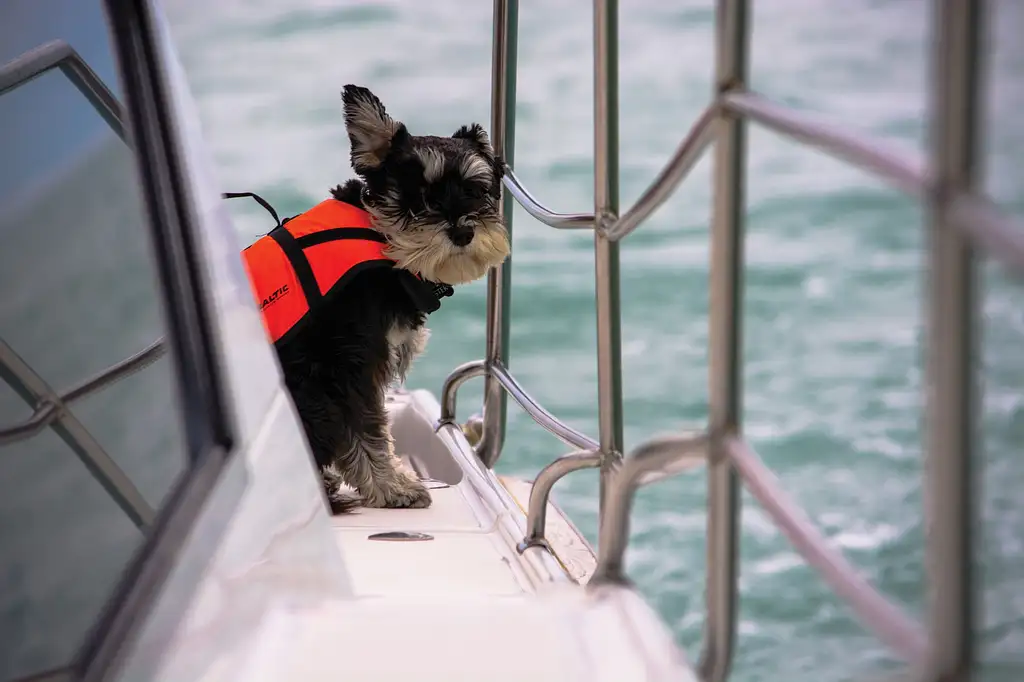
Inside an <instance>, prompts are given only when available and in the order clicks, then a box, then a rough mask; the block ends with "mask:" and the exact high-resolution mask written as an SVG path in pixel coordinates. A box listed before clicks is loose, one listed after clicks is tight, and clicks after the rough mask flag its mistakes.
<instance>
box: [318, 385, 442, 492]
mask: <svg viewBox="0 0 1024 682" xmlns="http://www.w3.org/2000/svg"><path fill="white" fill-rule="evenodd" d="M366 409H367V412H366V413H365V414H363V415H362V419H361V420H360V421H361V422H362V423H363V425H364V426H365V427H366V428H365V430H364V431H363V432H361V433H355V434H352V436H353V438H352V439H351V440H350V441H349V446H348V447H347V448H346V449H347V452H344V453H339V457H338V460H337V469H338V471H339V473H340V474H341V476H342V477H343V478H344V479H345V481H346V482H347V483H348V484H349V485H351V486H352V487H354V488H355V489H356V491H357V492H358V493H359V496H360V497H362V499H363V504H364V505H365V506H367V507H391V508H394V507H415V508H423V507H429V506H430V503H431V498H430V491H428V490H427V488H426V486H424V485H423V483H422V482H420V480H419V477H418V476H416V473H415V472H413V471H411V470H409V469H408V468H406V467H405V466H404V465H403V463H402V460H401V459H399V458H398V456H396V455H395V446H394V441H393V440H392V438H391V429H390V427H389V425H388V416H387V412H386V411H385V409H384V401H383V396H382V397H381V400H379V401H378V402H377V403H376V404H374V405H369V406H367V408H366Z"/></svg>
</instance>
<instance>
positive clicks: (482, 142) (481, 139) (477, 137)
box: [452, 123, 494, 158]
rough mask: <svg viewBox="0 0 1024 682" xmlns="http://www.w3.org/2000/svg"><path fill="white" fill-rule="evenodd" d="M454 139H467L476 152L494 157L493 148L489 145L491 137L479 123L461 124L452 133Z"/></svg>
mask: <svg viewBox="0 0 1024 682" xmlns="http://www.w3.org/2000/svg"><path fill="white" fill-rule="evenodd" d="M452 137H454V138H455V139H456V140H469V141H470V142H471V143H472V144H473V146H474V147H475V148H476V150H477V151H478V152H480V153H481V154H483V155H485V156H486V157H488V158H494V148H493V147H491V138H489V137H488V136H487V131H486V130H484V128H483V126H481V125H480V124H479V123H474V124H473V125H468V126H462V127H461V128H459V129H458V130H456V131H455V134H454V135H452Z"/></svg>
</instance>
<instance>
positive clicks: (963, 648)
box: [922, 0, 985, 681]
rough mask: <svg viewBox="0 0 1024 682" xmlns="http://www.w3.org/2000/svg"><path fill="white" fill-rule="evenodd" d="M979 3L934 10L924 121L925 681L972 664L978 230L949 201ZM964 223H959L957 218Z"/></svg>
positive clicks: (977, 148) (968, 155)
mask: <svg viewBox="0 0 1024 682" xmlns="http://www.w3.org/2000/svg"><path fill="white" fill-rule="evenodd" d="M984 5H985V3H984V2H983V1H981V0H945V1H943V2H937V3H936V7H935V8H934V9H933V15H932V16H933V17H934V19H935V21H936V24H935V25H934V33H933V35H934V37H935V39H934V40H933V41H932V49H933V52H932V55H931V57H932V58H931V67H932V69H931V70H932V74H931V75H932V78H933V79H934V89H933V98H934V99H933V100H932V102H931V107H932V116H931V125H930V131H929V132H930V141H931V168H932V169H933V172H934V174H935V186H934V188H933V189H932V192H931V193H930V194H929V196H928V200H929V201H928V217H927V219H926V228H927V235H926V243H927V245H928V246H927V250H928V261H929V266H930V267H929V268H928V280H927V286H926V289H925V290H926V291H927V306H926V311H927V312H926V319H925V324H926V330H927V336H926V338H927V339H928V341H927V343H926V344H925V370H924V377H923V381H922V383H923V385H924V386H925V387H926V390H925V408H924V412H925V419H924V426H925V429H924V450H925V452H926V453H927V455H926V461H925V465H924V507H925V519H926V521H927V523H928V526H929V532H928V534H927V536H926V539H925V555H926V566H927V573H926V575H927V577H928V598H927V602H928V606H927V611H926V613H927V616H926V620H927V630H928V641H929V644H930V646H929V648H928V657H927V659H926V660H925V662H924V674H925V676H926V679H930V680H958V681H959V680H968V679H970V678H971V677H972V668H973V666H974V665H975V643H974V626H975V625H976V621H975V618H976V613H975V608H976V598H975V596H974V595H975V594H976V588H977V586H976V585H975V584H973V583H974V575H973V570H972V569H973V567H972V564H973V560H974V557H975V553H974V550H975V549H976V548H977V544H976V541H974V540H973V538H972V535H973V532H972V531H974V530H975V529H974V528H972V527H973V526H974V523H973V522H974V515H975V514H974V512H975V509H974V504H975V500H974V488H975V483H976V481H975V478H974V467H975V465H974V462H973V460H974V459H975V457H976V455H977V454H980V453H978V452H977V450H976V449H975V448H976V445H975V443H976V441H975V436H976V434H975V433H974V427H975V424H976V412H977V400H976V395H975V393H976V390H977V386H976V379H975V364H974V357H975V355H976V354H977V352H978V339H977V312H978V292H977V290H976V286H977V285H976V283H975V279H976V274H977V272H976V271H977V263H976V256H975V254H974V250H975V249H974V247H975V246H976V245H977V242H975V241H974V240H973V237H974V236H975V234H977V233H976V232H972V231H966V230H963V229H957V227H958V226H956V224H955V223H954V222H953V220H952V212H951V208H952V206H953V202H954V200H955V199H956V198H957V197H958V196H964V195H965V193H968V192H971V191H972V190H974V189H975V187H978V186H980V184H981V172H980V168H981V165H982V158H983V157H982V154H983V149H984V147H983V146H982V143H983V142H982V140H981V125H980V123H981V120H982V117H983V112H982V104H981V97H980V95H981V93H980V90H981V87H980V85H981V83H980V81H981V61H982V58H983V55H982V49H981V48H982V41H983V40H984V29H983V25H982V19H983V17H984V16H985V13H984V10H985V8H984ZM959 227H962V226H959Z"/></svg>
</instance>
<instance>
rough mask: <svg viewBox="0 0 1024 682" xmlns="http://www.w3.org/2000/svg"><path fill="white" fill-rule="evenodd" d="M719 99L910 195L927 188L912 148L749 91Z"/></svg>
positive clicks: (730, 109)
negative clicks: (903, 147) (846, 127)
mask: <svg viewBox="0 0 1024 682" xmlns="http://www.w3.org/2000/svg"><path fill="white" fill-rule="evenodd" d="M719 101H720V103H721V106H722V109H723V111H724V112H726V113H728V114H732V115H734V116H739V117H740V118H744V119H748V120H751V121H754V122H756V123H760V124H761V125H763V126H765V127H766V128H768V129H769V130H772V131H774V132H776V133H780V134H782V135H786V136H787V137H790V138H792V139H794V140H797V141H799V142H802V143H804V144H806V145H810V146H812V147H816V148H818V149H820V150H822V151H824V152H827V153H829V154H831V155H833V156H835V157H836V158H838V159H841V160H843V161H845V162H846V163H849V164H852V165H854V166H857V167H858V168H863V169H865V170H867V171H869V172H871V173H873V174H875V175H877V176H878V177H881V178H885V179H886V180H888V181H889V182H890V183H892V184H893V185H894V186H896V187H898V188H900V189H901V190H903V191H904V192H906V193H907V194H910V195H912V196H916V197H921V196H924V194H925V192H926V190H927V179H926V172H925V165H924V163H923V162H922V160H921V159H920V157H919V156H918V155H916V154H915V153H914V152H913V151H911V150H909V149H900V148H899V147H897V146H896V145H894V144H893V143H891V142H883V141H881V140H878V139H875V138H872V137H871V136H868V135H864V134H859V133H856V132H852V131H848V130H844V129H843V128H841V127H839V126H838V125H835V124H833V123H830V122H829V121H826V120H825V119H824V117H821V116H815V115H812V114H807V113H804V112H800V111H796V110H795V109H792V108H790V107H785V106H782V105H779V104H776V103H775V102H772V101H771V100H769V99H766V98H765V97H762V96H761V95H758V94H756V93H753V92H750V91H745V90H734V91H730V92H726V93H723V94H722V95H720V97H719Z"/></svg>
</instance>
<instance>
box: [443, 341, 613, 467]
mask: <svg viewBox="0 0 1024 682" xmlns="http://www.w3.org/2000/svg"><path fill="white" fill-rule="evenodd" d="M481 376H489V377H491V378H493V379H494V380H495V381H497V382H498V384H499V385H500V386H501V388H502V389H504V391H505V392H506V393H508V395H509V396H511V398H512V399H513V400H515V401H516V402H517V403H518V404H519V406H520V407H522V408H523V409H524V410H525V411H526V413H527V414H528V415H530V417H532V418H533V420H534V421H535V422H537V424H538V425H540V426H541V427H542V428H543V429H544V430H545V431H547V432H548V433H550V434H551V435H553V436H554V437H555V438H558V439H559V440H560V441H562V442H563V443H565V444H566V445H569V446H572V447H576V448H579V449H581V450H597V449H598V448H599V447H600V446H599V445H598V443H597V441H596V440H594V439H593V438H591V437H589V436H587V435H586V434H584V433H581V432H579V431H577V430H576V429H574V428H572V427H571V426H569V425H568V424H566V423H564V422H562V421H561V420H559V419H558V418H557V417H555V416H554V415H553V414H551V413H550V412H548V411H547V410H546V409H544V407H543V406H542V405H541V404H540V403H538V402H537V401H536V400H534V398H533V397H532V396H531V395H530V394H529V393H527V392H526V390H525V389H524V388H523V387H522V386H520V385H519V382H518V381H516V379H515V377H513V376H512V375H511V374H510V373H509V371H508V370H507V369H506V368H505V367H503V366H501V365H500V364H493V365H490V366H488V364H487V361H486V360H472V361H470V362H466V363H463V364H461V365H459V366H458V367H456V368H455V369H454V370H452V372H451V374H449V375H448V376H447V377H446V378H445V380H444V384H443V385H442V387H441V418H440V419H439V420H438V428H440V427H441V426H443V425H445V424H454V423H455V408H456V405H457V394H458V390H459V388H460V387H461V386H462V384H464V383H466V382H467V381H469V380H470V379H473V378H475V377H481Z"/></svg>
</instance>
